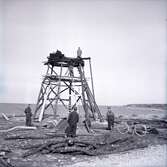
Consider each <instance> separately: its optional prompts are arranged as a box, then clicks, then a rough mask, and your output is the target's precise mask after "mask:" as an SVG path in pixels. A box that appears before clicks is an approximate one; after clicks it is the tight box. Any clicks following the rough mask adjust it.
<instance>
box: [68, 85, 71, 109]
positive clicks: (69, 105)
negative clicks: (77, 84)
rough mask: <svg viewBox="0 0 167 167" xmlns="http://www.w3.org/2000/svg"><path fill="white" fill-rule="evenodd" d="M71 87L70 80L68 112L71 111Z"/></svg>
mask: <svg viewBox="0 0 167 167" xmlns="http://www.w3.org/2000/svg"><path fill="white" fill-rule="evenodd" d="M71 88H72V82H70V87H69V104H68V110H69V112H71Z"/></svg>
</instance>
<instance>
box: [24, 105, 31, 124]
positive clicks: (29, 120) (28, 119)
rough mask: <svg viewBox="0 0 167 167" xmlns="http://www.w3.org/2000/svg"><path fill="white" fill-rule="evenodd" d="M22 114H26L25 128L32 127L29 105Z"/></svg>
mask: <svg viewBox="0 0 167 167" xmlns="http://www.w3.org/2000/svg"><path fill="white" fill-rule="evenodd" d="M24 112H25V114H26V126H31V125H32V123H31V117H32V112H31V108H30V104H29V105H28V106H27V107H26V109H25V110H24Z"/></svg>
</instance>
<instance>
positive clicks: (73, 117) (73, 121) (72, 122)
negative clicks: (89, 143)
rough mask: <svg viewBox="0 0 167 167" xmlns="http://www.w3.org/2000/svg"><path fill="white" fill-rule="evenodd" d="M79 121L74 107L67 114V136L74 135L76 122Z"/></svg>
mask: <svg viewBox="0 0 167 167" xmlns="http://www.w3.org/2000/svg"><path fill="white" fill-rule="evenodd" d="M78 121H79V114H78V113H77V107H74V109H73V111H72V112H70V113H69V116H68V120H67V122H68V125H69V126H68V127H67V129H66V132H65V133H66V134H67V137H76V130H77V123H78Z"/></svg>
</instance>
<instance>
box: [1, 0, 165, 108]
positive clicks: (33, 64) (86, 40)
mask: <svg viewBox="0 0 167 167" xmlns="http://www.w3.org/2000/svg"><path fill="white" fill-rule="evenodd" d="M166 18H167V1H166V0H91V1H90V0H84V1H83V0H0V24H1V25H0V102H21V103H24V102H26V103H36V100H37V97H38V93H39V89H40V84H41V78H42V77H41V76H42V75H43V74H44V73H45V70H46V69H45V66H44V65H43V64H42V61H44V60H46V57H47V56H48V55H49V53H50V52H53V51H56V50H57V49H59V50H61V51H62V52H63V53H64V54H65V55H66V56H69V57H73V56H74V57H75V56H76V50H77V48H78V46H80V47H81V49H82V51H83V55H82V56H83V57H91V58H92V66H93V77H94V84H95V95H96V100H97V103H98V104H110V105H119V104H129V103H165V102H166V80H165V76H166V66H167V64H166V55H167V33H166V32H167V29H166V28H167V21H166Z"/></svg>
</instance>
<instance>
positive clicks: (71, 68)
mask: <svg viewBox="0 0 167 167" xmlns="http://www.w3.org/2000/svg"><path fill="white" fill-rule="evenodd" d="M68 70H69V77H70V79H72V80H71V81H70V87H69V105H68V106H69V112H71V109H72V108H71V106H72V98H71V89H72V81H73V77H74V72H73V66H72V65H70V66H69V67H68Z"/></svg>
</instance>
